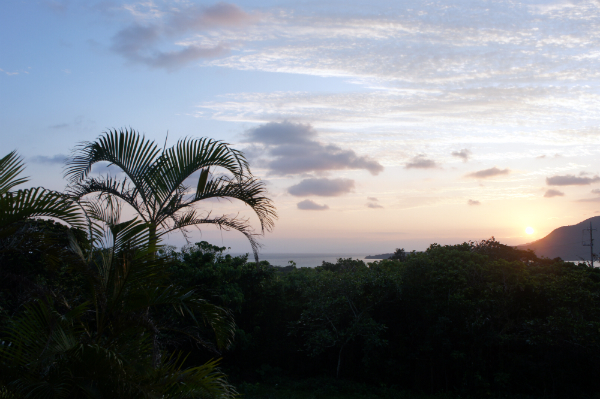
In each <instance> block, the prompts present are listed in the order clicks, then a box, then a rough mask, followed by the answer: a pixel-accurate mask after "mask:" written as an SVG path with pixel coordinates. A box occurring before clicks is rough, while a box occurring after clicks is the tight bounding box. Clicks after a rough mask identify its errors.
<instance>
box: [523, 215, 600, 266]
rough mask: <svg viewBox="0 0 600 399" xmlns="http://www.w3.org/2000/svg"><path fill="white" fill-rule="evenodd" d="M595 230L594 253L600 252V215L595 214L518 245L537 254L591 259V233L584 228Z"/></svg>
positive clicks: (567, 258)
mask: <svg viewBox="0 0 600 399" xmlns="http://www.w3.org/2000/svg"><path fill="white" fill-rule="evenodd" d="M590 222H591V223H592V228H593V229H597V231H594V253H596V254H597V253H598V252H600V216H594V217H592V218H589V219H586V220H584V221H583V222H580V223H577V224H575V225H572V226H562V227H559V228H557V229H555V230H553V231H552V232H551V233H550V234H548V235H547V236H546V237H544V238H541V239H539V240H537V241H534V242H530V243H529V244H523V245H518V246H517V248H518V249H532V250H533V251H535V254H536V255H537V256H544V257H546V258H550V259H554V258H562V259H563V260H566V261H576V260H582V259H583V260H590V247H589V246H583V242H585V243H586V244H589V242H590V233H589V231H586V233H585V235H584V234H583V230H585V229H589V228H590Z"/></svg>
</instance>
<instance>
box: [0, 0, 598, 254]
mask: <svg viewBox="0 0 600 399" xmlns="http://www.w3.org/2000/svg"><path fill="white" fill-rule="evenodd" d="M599 28H600V2H598V1H542V0H537V1H484V0H478V1H466V0H454V1H448V0H442V1H402V0H394V1H385V0H377V1H356V0H344V1H327V2H324V1H293V0H290V1H285V0H271V1H239V2H214V1H186V0H181V1H160V0H148V1H133V0H132V1H124V2H121V1H116V0H115V1H93V0H90V1H75V0H71V1H69V0H39V1H34V0H31V1H20V0H6V1H2V2H0V125H1V126H2V127H1V130H0V131H1V132H2V135H1V136H2V148H3V149H4V153H8V152H9V151H11V150H15V149H16V150H17V151H18V152H19V154H21V155H22V156H23V158H24V159H25V161H26V164H27V169H26V173H27V175H28V176H30V177H31V181H30V182H29V183H28V184H29V185H31V186H39V185H41V186H44V187H46V188H50V189H54V190H63V189H64V188H65V186H66V181H65V180H64V179H63V177H62V176H63V163H64V159H65V158H66V157H68V156H69V154H71V151H72V150H73V148H75V146H76V145H77V144H78V143H81V142H83V141H91V140H94V139H95V138H97V137H98V136H100V135H101V134H102V132H105V131H107V130H108V129H113V128H115V129H119V128H129V127H131V128H133V129H135V130H137V131H139V132H140V133H143V134H145V136H146V137H148V138H150V139H153V140H156V141H157V142H159V143H164V141H165V139H166V137H167V132H168V139H167V145H172V144H174V143H175V142H176V141H177V139H179V138H183V137H210V138H214V139H219V140H224V141H226V142H228V143H230V144H231V145H232V146H233V147H234V148H237V149H240V150H242V151H243V152H244V153H245V154H246V157H247V158H248V160H249V161H250V165H251V167H252V173H253V174H254V175H256V176H257V177H259V178H261V179H262V180H263V181H264V182H265V185H266V187H267V188H268V192H269V196H270V197H271V198H272V199H273V201H274V204H275V206H276V208H277V212H278V220H277V222H276V224H275V228H274V229H273V231H272V232H268V233H266V234H265V236H264V238H262V239H261V243H262V244H263V249H262V251H263V252H265V253H285V252H288V253H289V252H297V253H301V252H320V253H371V254H373V253H382V252H392V251H393V250H394V249H395V248H405V249H406V250H409V251H410V250H423V249H425V248H426V247H427V246H429V244H431V243H439V244H454V243H461V242H464V241H469V240H482V239H487V238H490V237H491V236H494V237H496V239H498V240H499V241H501V242H502V243H505V244H509V245H517V244H523V243H527V242H531V241H533V240H535V239H539V238H542V237H544V236H545V235H547V234H548V233H550V232H551V231H552V230H553V229H555V228H557V227H560V226H563V225H571V224H576V223H578V222H580V221H582V220H584V219H586V218H589V217H592V216H596V215H598V214H599V212H598V210H599V205H600V167H599V162H598V156H599V155H600V147H599V144H600V123H599V122H600V108H599V106H600V90H599V89H600V84H599V79H600V33H599V32H600V29H599ZM2 155H4V154H2ZM104 170H105V169H102V168H97V170H96V171H95V172H96V173H103V171H104ZM200 207H201V209H205V210H206V211H210V212H213V213H212V214H213V215H215V214H217V213H219V212H222V213H227V214H238V213H239V215H240V217H247V218H249V221H250V223H252V224H253V226H255V227H258V223H257V218H256V217H255V216H254V215H252V213H251V212H249V210H248V208H247V207H244V206H243V205H242V204H240V203H233V202H232V203H229V202H219V203H217V202H209V203H205V204H200ZM527 227H532V228H533V229H534V233H533V234H530V235H528V234H526V232H525V229H526V228H527ZM598 227H599V228H600V226H598ZM191 239H192V241H200V240H206V241H209V242H211V243H213V244H215V245H222V246H227V247H231V248H232V250H233V251H237V252H245V251H250V246H249V244H248V243H247V242H246V241H245V238H244V237H243V236H241V234H239V233H236V232H222V231H218V230H214V229H211V228H204V227H203V228H202V229H201V230H200V231H194V232H193V233H192V236H191ZM578 239H579V237H575V238H574V240H575V241H577V240H578ZM168 242H169V243H171V244H173V245H182V244H184V243H185V241H184V239H183V238H182V236H181V235H180V234H172V235H171V236H169V238H168Z"/></svg>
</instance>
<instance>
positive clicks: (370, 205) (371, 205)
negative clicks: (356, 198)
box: [367, 202, 383, 209]
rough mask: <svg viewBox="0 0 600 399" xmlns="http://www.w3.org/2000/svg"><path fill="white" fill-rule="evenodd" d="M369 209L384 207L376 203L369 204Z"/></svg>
mask: <svg viewBox="0 0 600 399" xmlns="http://www.w3.org/2000/svg"><path fill="white" fill-rule="evenodd" d="M367 207H368V208H373V209H378V208H383V206H381V205H379V204H377V203H375V202H367Z"/></svg>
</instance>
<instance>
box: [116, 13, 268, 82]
mask: <svg viewBox="0 0 600 399" xmlns="http://www.w3.org/2000/svg"><path fill="white" fill-rule="evenodd" d="M129 11H130V12H131V13H132V15H134V16H135V17H137V21H136V22H135V23H133V24H131V25H129V26H127V27H125V28H123V29H121V30H120V31H119V32H117V33H116V34H115V35H114V37H113V39H112V45H111V49H112V51H114V52H115V53H117V54H119V55H121V56H123V57H124V58H125V59H127V60H128V61H130V62H133V63H141V64H146V65H148V66H150V67H155V68H164V69H167V70H174V69H177V68H179V67H182V66H184V65H186V64H189V63H190V62H192V61H195V60H199V59H206V58H214V57H220V56H223V55H225V54H227V53H228V52H229V51H230V45H229V44H227V43H224V42H217V43H214V42H213V43H197V42H194V43H191V42H189V41H186V40H185V39H182V37H185V35H187V34H192V33H199V32H202V31H206V30H209V29H220V28H221V29H235V28H241V27H245V26H247V25H248V24H250V23H252V22H255V21H256V20H257V17H256V16H254V15H251V14H248V13H246V12H245V11H243V10H242V9H241V8H239V7H238V6H236V5H234V4H228V3H224V2H220V3H217V4H214V5H212V6H209V7H205V6H200V5H184V6H183V7H179V8H175V7H173V8H166V7H165V8H164V9H159V8H156V7H153V8H150V9H148V10H140V9H139V8H137V7H130V8H129ZM149 15H150V16H151V17H152V18H148V16H149ZM168 41H170V42H171V45H170V47H171V48H169V49H165V48H164V44H163V43H164V42H168ZM161 45H162V46H163V48H162V49H161Z"/></svg>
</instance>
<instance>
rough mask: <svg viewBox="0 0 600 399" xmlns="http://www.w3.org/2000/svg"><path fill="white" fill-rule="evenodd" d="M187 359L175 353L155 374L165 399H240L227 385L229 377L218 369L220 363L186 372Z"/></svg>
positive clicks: (211, 362)
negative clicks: (184, 366) (237, 398)
mask: <svg viewBox="0 0 600 399" xmlns="http://www.w3.org/2000/svg"><path fill="white" fill-rule="evenodd" d="M185 360H186V357H185V356H183V355H182V354H181V353H176V354H175V353H174V354H172V355H171V356H168V357H165V358H164V361H163V362H162V364H161V365H160V367H158V368H157V369H156V370H154V371H153V372H152V375H151V378H152V380H153V382H154V384H155V385H158V386H162V387H164V392H165V398H169V399H171V398H190V399H191V398H201V399H205V398H206V399H208V398H211V399H212V398H221V399H233V398H236V397H238V394H237V392H236V391H235V388H234V387H233V386H231V385H230V384H229V383H228V382H227V376H226V375H225V374H223V373H222V372H221V371H219V369H218V368H217V366H218V365H219V362H220V359H215V360H211V361H209V362H206V363H205V364H203V365H201V366H198V367H193V368H189V369H183V365H184V362H185Z"/></svg>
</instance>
